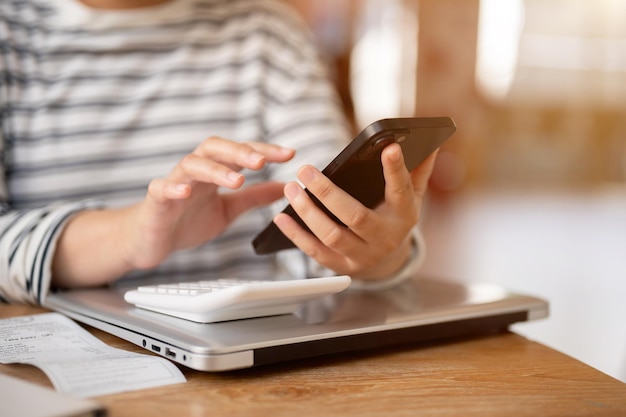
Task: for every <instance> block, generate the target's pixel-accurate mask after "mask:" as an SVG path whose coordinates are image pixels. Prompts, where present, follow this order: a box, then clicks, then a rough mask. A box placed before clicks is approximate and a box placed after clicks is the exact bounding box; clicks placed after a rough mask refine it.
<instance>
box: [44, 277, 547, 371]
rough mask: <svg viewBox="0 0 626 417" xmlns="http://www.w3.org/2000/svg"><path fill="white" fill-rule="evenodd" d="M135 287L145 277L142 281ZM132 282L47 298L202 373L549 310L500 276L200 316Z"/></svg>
mask: <svg viewBox="0 0 626 417" xmlns="http://www.w3.org/2000/svg"><path fill="white" fill-rule="evenodd" d="M135 285H136V284H135ZM127 289H128V287H123V286H115V287H109V288H101V289H90V290H72V291H65V292H57V293H54V294H50V296H49V297H48V299H47V301H46V306H47V307H49V308H51V309H54V310H56V311H59V312H61V313H64V314H66V315H67V316H69V317H71V318H73V319H75V320H77V321H79V322H83V323H86V324H88V325H91V326H93V327H96V328H98V329H101V330H104V331H105V332H108V333H111V334H114V335H116V336H118V337H121V338H122V339H126V340H128V341H130V342H131V343H134V344H136V345H139V346H142V347H144V348H146V349H148V350H151V351H153V352H156V353H158V354H160V355H162V356H164V357H166V358H168V359H170V360H172V361H175V362H177V363H180V364H182V365H185V366H187V367H190V368H193V369H197V370H201V371H227V370H234V369H241V368H248V367H252V366H257V365H265V364H270V363H273V362H281V361H286V360H292V359H300V358H306V357H311V356H317V355H326V354H332V353H338V352H346V351H352V350H361V349H375V348H377V347H382V346H389V345H398V344H407V345H408V346H410V344H411V343H416V342H420V341H425V340H436V339H442V338H449V337H454V336H461V335H473V334H480V333H485V332H494V331H499V330H504V329H506V328H507V327H508V326H509V325H511V324H513V323H518V322H524V321H528V320H535V319H540V318H544V317H547V315H548V303H547V302H546V301H544V300H542V299H540V298H536V297H533V296H528V295H522V294H512V293H509V292H507V291H505V290H504V289H502V288H500V287H498V286H495V285H491V284H477V283H471V284H469V283H467V284H462V283H455V282H447V281H441V280H435V279H427V278H423V277H416V278H415V279H413V280H412V281H408V282H406V283H405V284H403V285H400V286H398V287H395V288H393V289H390V290H385V291H379V292H362V291H351V290H348V291H344V292H342V293H339V294H335V295H332V296H326V297H324V298H320V299H317V300H314V301H310V302H308V303H306V304H304V305H302V306H301V308H300V309H299V310H297V311H296V313H295V314H288V315H281V316H272V317H263V318H254V319H245V320H236V321H228V322H221V323H212V324H201V323H195V322H191V321H187V320H184V319H178V318H175V317H170V316H167V315H163V314H160V313H155V312H151V311H147V310H143V309H138V308H136V307H134V306H133V305H130V304H128V303H126V302H125V301H124V299H123V294H124V292H125V291H126V290H127Z"/></svg>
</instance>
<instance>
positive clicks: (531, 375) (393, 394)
mask: <svg viewBox="0 0 626 417" xmlns="http://www.w3.org/2000/svg"><path fill="white" fill-rule="evenodd" d="M41 312H45V310H43V309H39V308H33V307H25V306H0V317H1V318H5V317H13V316H18V315H25V314H35V313H41ZM89 330H90V331H92V332H93V334H95V335H96V336H97V337H99V338H100V339H102V340H103V341H105V342H106V343H108V344H110V345H112V346H115V347H118V348H122V349H128V350H133V351H137V352H144V353H147V351H144V350H141V349H140V348H138V347H135V346H134V345H131V344H130V343H128V342H125V341H124V340H121V339H119V338H117V337H115V336H111V335H109V334H106V333H103V332H101V331H99V330H97V329H92V328H89ZM183 371H184V373H185V376H186V377H187V379H188V382H187V383H186V384H181V385H171V386H166V387H159V388H153V389H147V390H141V391H133V392H128V393H122V394H116V395H107V396H103V397H97V398H96V400H97V401H99V402H101V403H103V404H104V405H106V406H107V407H108V408H109V415H110V416H111V417H122V416H132V417H136V416H142V417H143V416H145V417H150V416H168V417H170V416H172V417H173V416H175V417H184V416H193V417H199V416H229V417H236V416H246V417H250V416H253V417H254V416H271V417H280V416H297V417H307V416H315V417H324V416H358V417H364V416H385V417H388V416H418V415H420V416H421V415H428V416H433V415H434V416H464V417H465V416H481V417H485V416H532V417H537V416H542V417H545V416H626V384H623V383H622V382H620V381H618V380H616V379H613V378H611V377H609V376H607V375H606V374H603V373H601V372H599V371H597V370H595V369H593V368H591V367H589V366H587V365H585V364H583V363H581V362H578V361H576V360H574V359H572V358H570V357H568V356H565V355H563V354H561V353H558V352H556V351H554V350H551V349H549V348H547V347H545V346H543V345H540V344H538V343H535V342H531V341H529V340H527V339H525V338H523V337H521V336H519V335H516V334H513V333H502V334H497V335H493V336H488V337H480V338H470V339H468V338H465V339H458V340H454V341H446V342H440V343H426V344H419V345H412V346H404V347H396V348H391V349H384V350H378V351H376V352H373V351H368V352H359V353H350V354H340V355H333V356H328V357H320V358H314V359H309V360H301V361H296V362H289V363H284V364H280V365H272V366H267V367H260V368H254V369H247V370H242V371H235V372H228V373H220V374H208V373H202V372H197V371H193V370H190V369H183ZM0 372H3V373H6V374H10V375H13V376H17V377H19V378H23V379H26V380H29V381H31V382H36V383H39V384H42V385H47V386H51V384H50V382H49V381H48V379H47V377H46V376H45V375H44V374H43V373H42V372H41V371H39V370H38V369H36V368H33V367H30V366H27V365H0Z"/></svg>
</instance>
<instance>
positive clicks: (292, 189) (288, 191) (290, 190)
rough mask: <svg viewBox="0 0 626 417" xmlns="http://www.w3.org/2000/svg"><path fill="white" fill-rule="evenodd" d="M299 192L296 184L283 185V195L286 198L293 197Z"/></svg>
mask: <svg viewBox="0 0 626 417" xmlns="http://www.w3.org/2000/svg"><path fill="white" fill-rule="evenodd" d="M298 194H300V187H299V186H298V185H297V184H294V183H289V184H287V185H285V195H286V196H287V198H288V199H290V200H291V199H294V198H296V197H298Z"/></svg>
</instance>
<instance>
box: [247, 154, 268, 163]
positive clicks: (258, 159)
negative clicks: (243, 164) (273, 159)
mask: <svg viewBox="0 0 626 417" xmlns="http://www.w3.org/2000/svg"><path fill="white" fill-rule="evenodd" d="M263 158H265V157H264V156H263V155H261V154H260V153H257V152H252V153H251V154H250V155H248V161H249V162H250V163H252V164H254V165H256V164H258V163H259V162H261V160H262V159H263Z"/></svg>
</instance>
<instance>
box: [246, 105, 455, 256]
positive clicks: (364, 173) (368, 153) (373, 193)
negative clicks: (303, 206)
mask: <svg viewBox="0 0 626 417" xmlns="http://www.w3.org/2000/svg"><path fill="white" fill-rule="evenodd" d="M455 130H456V125H455V123H454V121H453V120H452V118H450V117H412V118H396V119H382V120H378V121H376V122H374V123H372V124H370V125H369V126H367V127H366V128H365V129H363V131H362V132H361V133H360V134H359V135H358V136H357V137H356V138H354V140H353V141H352V142H350V143H349V144H348V146H346V147H345V148H344V149H343V150H342V151H341V152H340V153H339V155H337V157H335V159H333V160H332V161H331V162H330V163H329V164H328V165H327V166H326V168H324V169H323V170H322V173H323V174H324V175H326V176H327V177H328V178H329V179H330V180H331V181H332V182H333V183H334V184H336V185H337V186H339V187H340V188H342V189H343V190H344V191H346V192H347V193H349V194H350V195H351V196H353V197H354V198H356V199H357V200H358V201H360V202H361V203H362V204H363V205H365V206H366V207H369V208H375V207H376V206H377V205H379V204H380V203H381V202H382V201H383V199H384V195H385V178H384V176H383V167H382V163H381V161H380V157H381V152H382V150H383V149H384V148H385V146H387V145H389V144H391V143H394V142H395V143H398V144H399V145H400V146H401V147H402V153H403V155H404V162H405V164H406V167H407V168H408V169H409V170H412V169H414V168H416V167H417V166H418V165H419V164H421V163H422V162H423V161H424V160H425V159H426V158H428V156H429V155H430V154H432V153H433V152H434V151H435V150H436V149H437V148H438V147H440V146H441V145H442V144H443V142H445V141H446V140H447V139H448V138H449V137H450V136H451V135H452V134H453V133H454V131H455ZM307 192H308V190H307ZM308 193H309V196H310V197H311V198H312V199H313V201H315V203H316V204H317V205H318V206H319V207H320V208H321V209H323V210H324V211H325V212H326V213H327V214H328V216H329V217H331V218H333V219H334V220H335V221H336V222H337V223H339V224H342V223H341V222H340V221H339V219H337V218H336V217H335V216H334V215H333V214H332V213H330V212H329V211H328V210H327V209H326V208H325V207H324V205H323V204H322V203H321V202H320V201H319V200H317V199H316V198H315V197H314V196H313V195H312V194H311V193H310V192H308ZM283 213H286V214H288V215H289V216H291V217H292V218H293V219H294V220H296V221H297V222H298V223H299V224H300V225H301V226H302V227H303V228H305V229H307V230H308V227H307V226H306V225H305V224H304V222H303V221H302V219H300V217H299V216H298V215H297V214H296V213H295V211H294V210H293V208H292V207H291V206H290V205H289V206H287V207H286V208H285V209H284V210H283ZM252 245H253V247H254V250H255V252H256V253H257V254H259V255H263V254H270V253H274V252H277V251H280V250H284V249H291V248H294V247H295V246H294V244H293V242H291V240H289V239H288V238H287V237H286V236H285V235H283V233H282V232H281V231H280V229H278V227H277V226H276V225H275V224H274V223H273V222H271V223H270V224H268V225H267V227H266V228H265V229H264V230H263V231H262V232H261V233H259V234H258V235H257V236H256V237H255V238H254V240H253V241H252Z"/></svg>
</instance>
